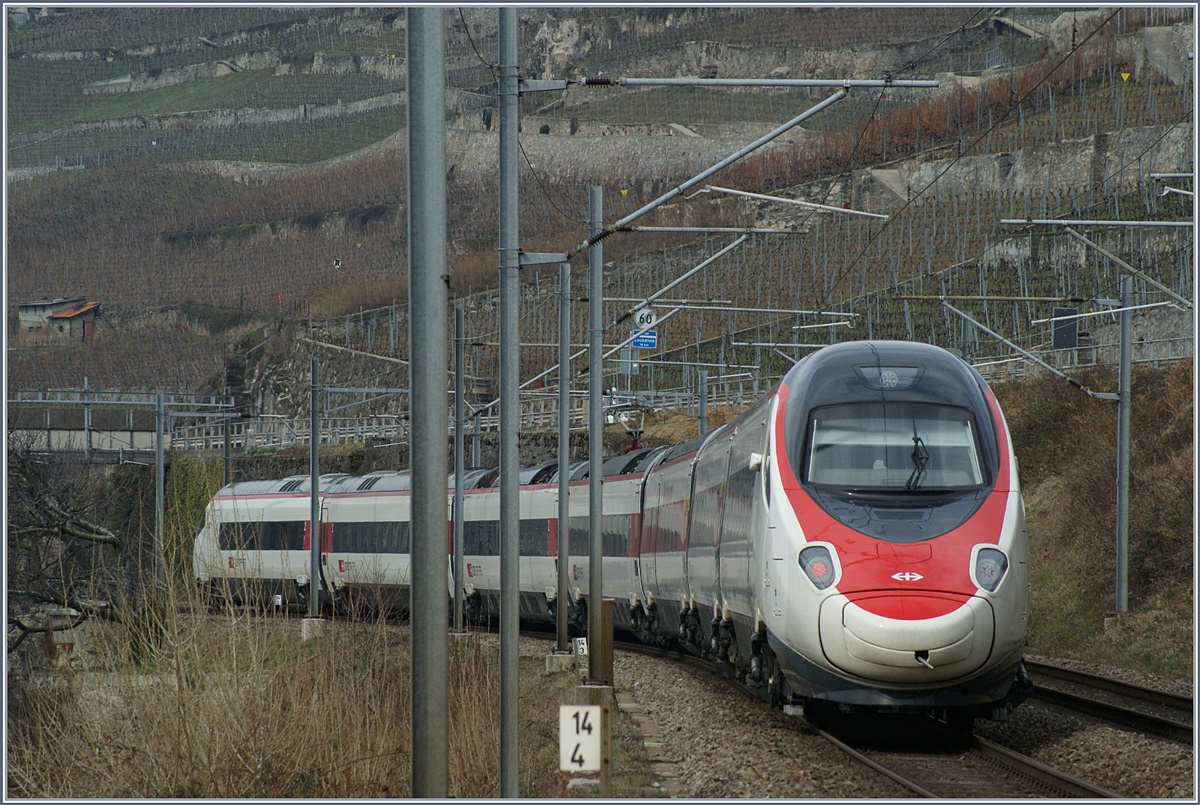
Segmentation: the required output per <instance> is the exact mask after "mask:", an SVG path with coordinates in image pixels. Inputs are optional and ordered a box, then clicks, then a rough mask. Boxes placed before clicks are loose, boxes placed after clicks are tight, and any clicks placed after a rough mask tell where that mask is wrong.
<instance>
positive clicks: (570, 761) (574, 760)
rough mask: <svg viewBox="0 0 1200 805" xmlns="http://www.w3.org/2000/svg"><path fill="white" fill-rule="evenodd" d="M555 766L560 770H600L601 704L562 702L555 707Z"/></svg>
mask: <svg viewBox="0 0 1200 805" xmlns="http://www.w3.org/2000/svg"><path fill="white" fill-rule="evenodd" d="M558 767H559V769H561V770H562V771H600V705H598V704H585V705H571V704H564V705H562V706H561V707H559V708H558Z"/></svg>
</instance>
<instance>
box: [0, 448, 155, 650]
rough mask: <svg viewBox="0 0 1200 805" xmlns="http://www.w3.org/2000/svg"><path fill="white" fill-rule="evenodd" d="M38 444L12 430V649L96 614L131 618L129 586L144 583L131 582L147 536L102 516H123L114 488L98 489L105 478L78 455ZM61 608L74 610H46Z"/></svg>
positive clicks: (9, 549)
mask: <svg viewBox="0 0 1200 805" xmlns="http://www.w3.org/2000/svg"><path fill="white" fill-rule="evenodd" d="M33 447H34V445H33V442H32V439H31V438H30V437H29V436H28V434H25V433H21V432H17V433H13V432H12V431H10V432H9V435H8V445H7V457H8V466H7V480H8V522H7V531H8V533H7V541H6V542H7V544H6V558H7V562H8V571H7V572H8V578H7V604H8V617H7V624H6V636H7V651H8V652H10V653H11V652H12V651H14V650H15V649H16V648H17V647H18V646H20V645H21V643H22V642H24V641H25V639H26V638H28V637H29V636H30V635H35V634H47V633H49V632H51V631H53V630H55V629H69V628H73V627H74V626H76V625H78V624H79V623H80V622H82V621H84V620H87V619H89V618H103V619H107V620H117V621H119V620H124V619H126V615H127V613H128V612H130V611H131V610H130V608H129V607H128V606H127V605H126V604H127V603H128V602H129V601H130V593H131V592H136V591H140V590H141V589H142V585H139V584H136V583H131V582H136V581H137V580H138V577H139V576H140V575H141V573H140V572H139V568H138V566H139V565H140V564H141V562H139V561H138V557H137V554H138V553H140V550H139V546H140V543H141V542H142V540H140V539H138V538H137V537H136V536H135V537H134V538H133V539H128V538H126V537H124V536H122V535H121V534H119V533H118V531H116V530H114V529H113V528H112V527H110V525H105V524H104V523H103V522H101V521H102V520H105V519H107V520H109V522H110V524H111V522H112V520H113V518H114V517H120V512H119V511H116V510H117V509H120V508H121V507H114V506H113V505H111V504H112V498H113V496H112V495H111V493H110V494H104V493H103V492H98V490H100V489H102V488H103V487H102V485H100V484H97V483H96V482H95V480H94V478H93V477H92V474H91V473H89V472H88V467H87V465H86V463H85V462H84V461H83V460H82V458H81V457H79V456H78V455H77V454H72V453H65V452H64V453H39V452H37V451H35V450H34V449H33ZM109 489H110V490H111V486H110V487H109ZM131 547H132V548H134V550H133V551H131V550H130V548H131ZM140 597H141V596H140V593H137V594H135V595H134V596H133V598H135V599H136V598H140ZM56 608H66V609H67V611H69V612H70V613H71V615H70V617H69V618H66V619H62V620H57V621H54V622H52V620H51V619H50V618H49V617H47V614H46V613H47V612H48V611H49V610H52V609H56ZM60 611H61V610H60Z"/></svg>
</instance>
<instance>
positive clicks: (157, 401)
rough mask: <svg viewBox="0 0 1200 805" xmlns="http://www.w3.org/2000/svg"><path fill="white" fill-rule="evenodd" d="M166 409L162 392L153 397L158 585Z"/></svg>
mask: <svg viewBox="0 0 1200 805" xmlns="http://www.w3.org/2000/svg"><path fill="white" fill-rule="evenodd" d="M166 430H167V409H166V405H165V403H164V401H163V395H162V392H161V391H160V392H158V393H157V394H155V395H154V578H155V581H157V582H158V583H159V584H162V583H163V582H164V581H165V580H166V579H165V577H164V575H163V553H164V545H165V542H164V540H163V524H164V512H165V502H166V478H167V462H166V455H165V454H166V449H165V446H164V442H165V440H166Z"/></svg>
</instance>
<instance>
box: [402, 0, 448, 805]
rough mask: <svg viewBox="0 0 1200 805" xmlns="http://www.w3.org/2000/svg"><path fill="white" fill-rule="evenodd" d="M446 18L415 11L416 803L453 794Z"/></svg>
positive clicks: (411, 177)
mask: <svg viewBox="0 0 1200 805" xmlns="http://www.w3.org/2000/svg"><path fill="white" fill-rule="evenodd" d="M444 16H445V12H444V11H442V9H440V8H410V9H408V16H407V25H406V37H405V38H406V43H405V44H406V48H407V53H408V86H407V97H408V156H409V159H408V198H410V199H420V203H419V204H410V205H408V244H409V245H408V248H409V288H408V297H409V311H410V315H409V338H408V343H409V345H410V348H411V350H412V361H411V363H410V364H409V367H410V368H409V371H410V372H411V380H410V382H409V387H410V389H411V391H410V394H409V400H410V405H411V408H410V410H411V414H412V427H411V437H410V440H411V443H412V468H413V472H412V529H411V534H412V607H411V609H410V614H409V619H410V622H411V624H412V681H411V690H412V732H411V734H412V743H411V747H412V749H411V753H410V757H411V774H412V796H414V797H436V798H444V797H446V796H447V794H448V793H449V790H450V788H449V787H450V743H449V728H448V723H449V712H450V710H449V698H448V688H449V683H448V680H447V669H448V667H449V653H450V651H449V644H448V641H447V635H446V622H447V619H448V614H449V613H448V611H447V610H448V600H449V596H448V595H447V593H448V590H447V589H446V581H447V578H446V429H447V422H446V357H447V356H446V351H447V350H446V281H445V275H446V271H447V267H446V59H445V21H444Z"/></svg>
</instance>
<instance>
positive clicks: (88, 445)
mask: <svg viewBox="0 0 1200 805" xmlns="http://www.w3.org/2000/svg"><path fill="white" fill-rule="evenodd" d="M132 446H133V444H132V442H131V443H130V447H132ZM83 460H84V461H86V462H87V463H89V464H90V463H92V406H91V405H89V404H88V379H87V376H86V375H85V376H84V378H83Z"/></svg>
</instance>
